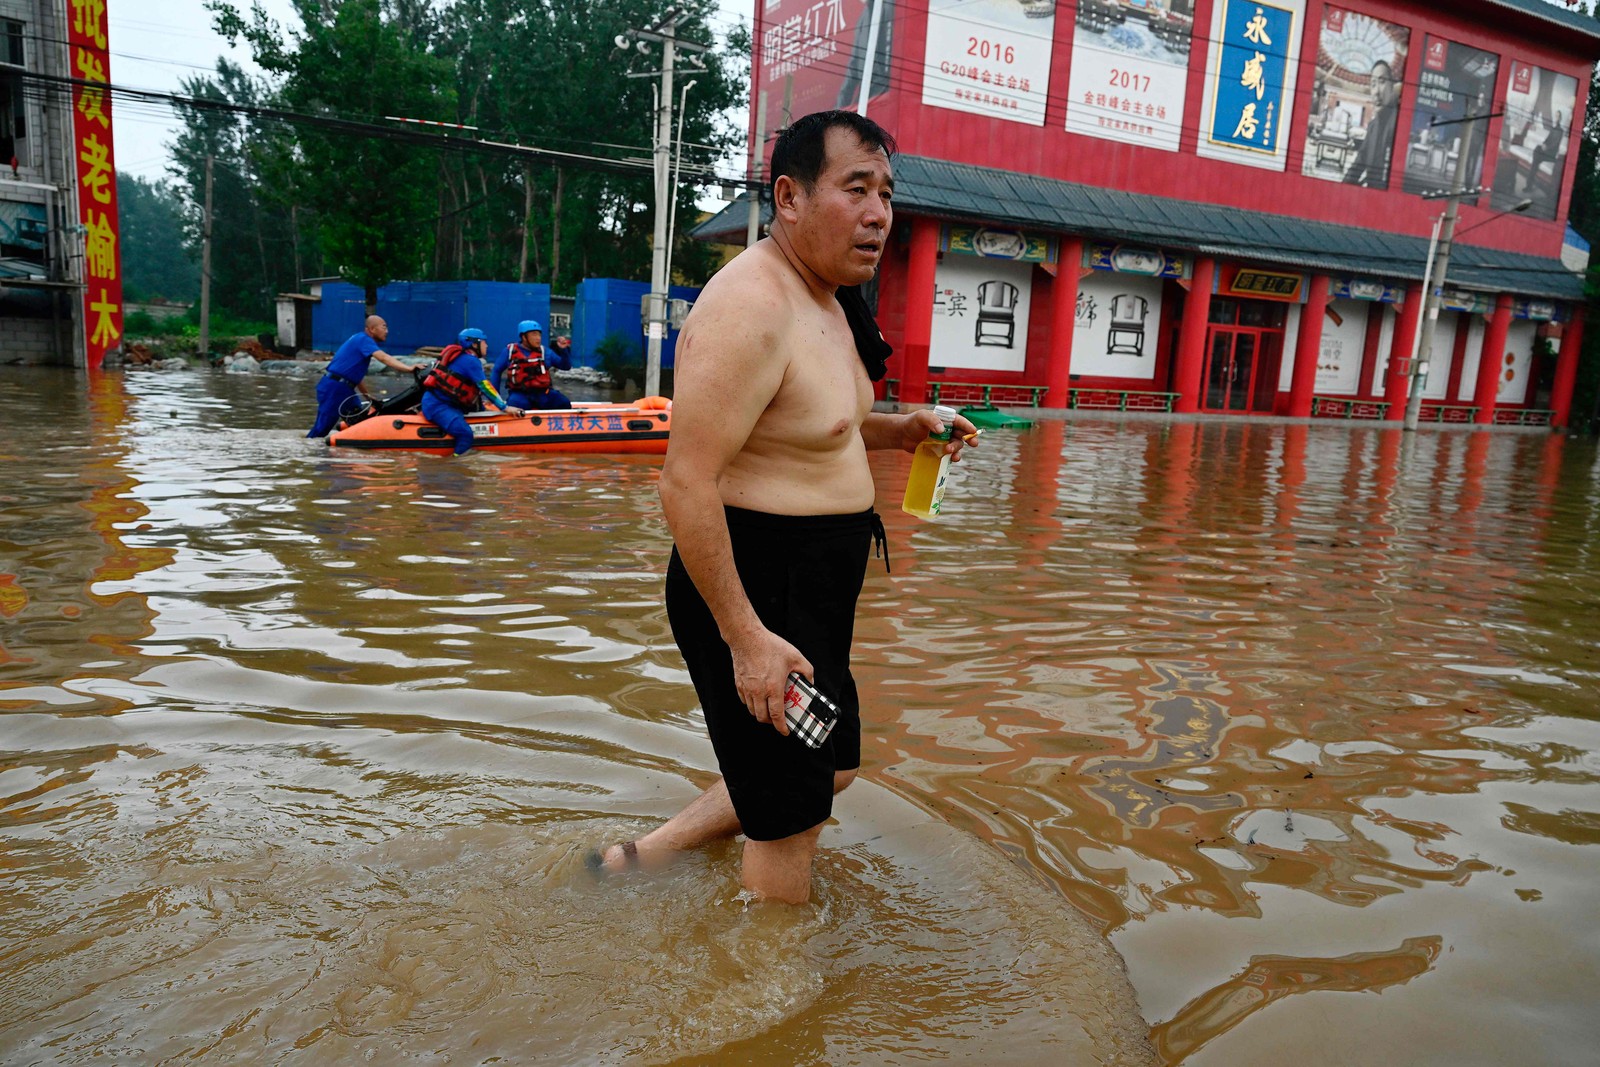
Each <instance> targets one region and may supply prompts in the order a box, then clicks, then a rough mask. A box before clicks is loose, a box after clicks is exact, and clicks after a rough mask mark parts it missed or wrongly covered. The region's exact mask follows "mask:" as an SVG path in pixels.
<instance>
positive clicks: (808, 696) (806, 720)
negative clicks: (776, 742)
mask: <svg viewBox="0 0 1600 1067" xmlns="http://www.w3.org/2000/svg"><path fill="white" fill-rule="evenodd" d="M783 717H784V718H785V719H787V720H788V722H789V732H790V733H791V734H793V735H794V736H796V737H798V738H800V740H802V741H804V742H805V743H806V744H807V745H809V746H810V747H811V748H821V747H822V746H823V743H824V742H826V741H827V740H828V735H829V734H830V733H832V732H833V725H834V723H836V722H838V721H839V709H838V708H837V707H836V706H834V703H833V701H831V700H829V699H828V698H827V697H825V696H823V695H822V694H821V693H819V692H817V690H816V688H815V687H814V686H813V685H812V684H811V683H810V682H808V681H806V680H805V679H804V678H802V677H800V676H799V675H798V674H790V675H789V685H788V687H787V688H786V689H784V691H783Z"/></svg>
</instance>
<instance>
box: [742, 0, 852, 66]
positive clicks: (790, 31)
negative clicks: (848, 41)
mask: <svg viewBox="0 0 1600 1067" xmlns="http://www.w3.org/2000/svg"><path fill="white" fill-rule="evenodd" d="M844 28H845V24H844V0H816V2H814V3H812V4H810V5H808V6H807V7H805V8H803V9H801V10H797V11H795V12H794V13H793V14H790V15H789V16H788V17H787V18H785V19H782V20H781V21H779V22H775V23H773V24H772V25H769V26H767V27H766V28H765V29H764V30H762V32H761V66H762V69H763V71H764V72H765V74H766V76H767V77H769V78H782V77H784V76H785V75H788V74H793V73H795V72H796V71H798V70H802V69H804V68H806V67H809V66H811V65H812V64H814V63H822V62H825V61H826V60H830V59H832V58H833V57H834V56H836V55H838V54H839V52H840V51H842V49H841V47H840V43H841V42H840V40H839V36H840V34H841V33H842V32H843V31H844Z"/></svg>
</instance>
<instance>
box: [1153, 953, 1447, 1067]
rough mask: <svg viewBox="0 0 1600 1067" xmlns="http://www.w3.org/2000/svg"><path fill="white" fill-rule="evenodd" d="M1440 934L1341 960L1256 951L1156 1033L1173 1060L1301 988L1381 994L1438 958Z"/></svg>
mask: <svg viewBox="0 0 1600 1067" xmlns="http://www.w3.org/2000/svg"><path fill="white" fill-rule="evenodd" d="M1442 944H1443V942H1442V940H1441V939H1440V938H1438V937H1408V938H1406V940H1405V941H1404V942H1403V943H1402V944H1401V945H1400V947H1399V948H1397V949H1394V950H1393V951H1390V952H1353V953H1351V954H1350V955H1348V956H1340V957H1339V958H1337V959H1306V958H1304V957H1295V956H1255V957H1252V958H1251V960H1250V965H1249V967H1247V968H1246V969H1245V971H1244V973H1242V974H1237V975H1234V976H1233V977H1232V978H1230V979H1229V980H1228V981H1226V982H1224V983H1223V984H1222V985H1219V986H1217V987H1216V988H1214V989H1211V990H1209V991H1208V992H1207V993H1206V994H1205V995H1204V996H1201V997H1197V998H1195V999H1194V1000H1192V1001H1190V1002H1189V1003H1188V1004H1185V1005H1184V1007H1183V1010H1182V1011H1180V1012H1179V1013H1178V1014H1177V1016H1176V1017H1175V1018H1173V1019H1172V1020H1170V1021H1169V1022H1165V1023H1162V1024H1161V1025H1160V1026H1158V1027H1156V1029H1155V1032H1154V1033H1153V1034H1152V1035H1151V1036H1152V1038H1153V1040H1154V1041H1155V1045H1156V1051H1157V1052H1158V1053H1160V1054H1161V1056H1162V1057H1163V1058H1164V1059H1166V1060H1167V1061H1169V1062H1174V1063H1175V1062H1177V1061H1179V1060H1182V1059H1183V1058H1184V1057H1185V1056H1187V1055H1188V1054H1189V1053H1191V1052H1193V1051H1194V1050H1195V1049H1197V1048H1199V1047H1200V1046H1201V1045H1204V1044H1205V1043H1206V1042H1207V1041H1209V1040H1210V1039H1211V1038H1213V1037H1215V1036H1217V1035H1218V1034H1221V1033H1224V1032H1226V1031H1228V1030H1232V1029H1233V1028H1234V1027H1236V1026H1238V1025H1239V1024H1240V1023H1241V1022H1243V1021H1244V1019H1245V1017H1246V1016H1248V1015H1250V1014H1252V1013H1253V1012H1257V1011H1260V1010H1261V1009H1262V1008H1264V1007H1266V1006H1267V1005H1268V1004H1271V1003H1272V1002H1273V1001H1275V1000H1280V999H1282V998H1283V997H1288V996H1293V995H1294V994H1296V993H1314V992H1337V993H1376V992H1378V991H1380V990H1382V989H1385V988H1387V987H1388V986H1394V985H1404V984H1405V983H1407V982H1409V981H1411V979H1413V978H1415V977H1416V976H1417V975H1419V974H1422V973H1424V972H1425V971H1427V970H1428V969H1429V968H1431V967H1432V966H1433V964H1434V961H1435V960H1437V959H1438V958H1439V949H1440V947H1441V945H1442Z"/></svg>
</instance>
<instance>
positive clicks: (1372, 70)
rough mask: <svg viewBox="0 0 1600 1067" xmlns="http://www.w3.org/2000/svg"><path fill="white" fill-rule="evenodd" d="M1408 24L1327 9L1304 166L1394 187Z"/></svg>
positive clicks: (1316, 174) (1328, 175)
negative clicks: (1391, 174) (1392, 176)
mask: <svg viewBox="0 0 1600 1067" xmlns="http://www.w3.org/2000/svg"><path fill="white" fill-rule="evenodd" d="M1410 43H1411V31H1410V30H1408V29H1406V28H1405V27H1404V26H1396V25H1395V24H1394V23H1392V22H1384V21H1383V20H1381V19H1375V18H1373V17H1372V16H1371V15H1363V14H1361V13H1359V12H1355V11H1346V10H1344V9H1343V8H1338V7H1330V8H1327V9H1326V10H1324V12H1323V15H1322V36H1321V38H1320V39H1319V41H1318V44H1317V72H1316V81H1315V83H1314V84H1313V85H1312V88H1311V114H1310V115H1309V116H1308V118H1307V120H1306V121H1307V124H1306V154H1305V163H1304V164H1303V165H1302V166H1301V173H1303V174H1305V175H1306V176H1307V177H1311V178H1323V179H1325V180H1327V181H1331V182H1347V183H1349V184H1351V185H1363V186H1366V187H1367V188H1368V189H1387V188H1389V170H1390V165H1391V163H1392V162H1393V160H1394V144H1395V126H1396V119H1397V117H1398V116H1399V114H1400V98H1401V96H1403V95H1404V91H1403V82H1404V78H1405V73H1406V50H1407V48H1408V47H1409V46H1410Z"/></svg>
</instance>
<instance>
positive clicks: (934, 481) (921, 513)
mask: <svg viewBox="0 0 1600 1067" xmlns="http://www.w3.org/2000/svg"><path fill="white" fill-rule="evenodd" d="M933 414H934V416H935V417H936V418H937V419H938V420H939V422H940V423H941V424H942V425H943V426H944V430H943V432H942V433H930V434H929V435H928V439H927V440H926V441H923V442H922V443H921V444H920V445H918V446H917V451H916V454H915V455H913V456H912V457H911V477H909V478H907V479H906V495H905V499H904V500H902V501H901V502H900V510H901V511H903V512H905V513H906V514H907V515H915V516H916V517H917V518H919V519H932V518H935V517H937V516H938V514H939V507H940V505H941V504H942V503H943V502H944V487H945V483H947V482H948V481H949V480H950V457H949V456H948V455H946V454H945V451H944V446H945V445H947V444H949V443H950V436H951V434H953V433H955V432H956V409H955V408H947V407H936V408H934V409H933Z"/></svg>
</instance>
